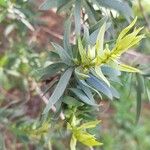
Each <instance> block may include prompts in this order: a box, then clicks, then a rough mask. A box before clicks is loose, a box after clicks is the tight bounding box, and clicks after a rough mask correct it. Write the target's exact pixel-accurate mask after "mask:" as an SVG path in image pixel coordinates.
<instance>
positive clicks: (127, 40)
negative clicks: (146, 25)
mask: <svg viewBox="0 0 150 150" xmlns="http://www.w3.org/2000/svg"><path fill="white" fill-rule="evenodd" d="M136 21H137V18H135V19H134V20H133V22H132V23H131V24H130V25H129V26H127V27H126V28H125V29H123V30H122V31H121V33H120V34H119V36H118V38H117V40H116V43H115V46H114V48H113V49H112V50H110V49H109V45H106V46H105V48H104V34H105V28H106V23H104V24H103V25H102V27H101V28H100V31H99V34H98V36H97V40H96V44H95V45H94V46H93V47H90V46H89V48H88V50H86V49H85V48H84V47H83V45H82V41H81V38H78V49H79V54H80V57H81V60H80V63H79V64H80V70H86V69H92V68H93V69H94V70H95V73H96V74H97V76H99V77H100V78H101V79H102V80H103V81H104V82H105V83H106V84H107V85H110V84H109V81H108V80H107V79H106V77H105V76H104V75H103V73H102V72H101V68H100V67H101V66H102V65H104V64H108V65H110V66H111V67H113V68H114V64H115V69H118V70H120V71H125V72H139V73H140V72H141V71H140V70H138V69H136V68H134V67H131V66H128V65H124V64H122V63H120V62H119V61H118V59H119V57H120V56H121V54H123V53H124V52H126V51H127V50H128V49H129V48H131V47H132V46H135V45H136V44H138V43H139V42H140V40H141V39H142V38H143V37H144V35H143V34H141V35H138V34H139V32H140V31H141V30H142V29H143V28H134V29H133V26H134V25H135V23H136ZM132 29H133V31H132V32H129V31H131V30H132ZM112 64H113V65H112ZM87 73H88V71H87ZM78 74H79V73H78ZM80 74H82V77H83V78H86V77H88V74H86V73H85V72H82V73H81V72H80Z"/></svg>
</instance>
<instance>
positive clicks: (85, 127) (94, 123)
mask: <svg viewBox="0 0 150 150" xmlns="http://www.w3.org/2000/svg"><path fill="white" fill-rule="evenodd" d="M100 122H101V121H100V120H96V121H90V122H87V123H84V124H82V125H81V126H80V127H78V128H77V129H78V130H82V129H88V128H94V127H95V126H96V125H98V124H99V123H100Z"/></svg>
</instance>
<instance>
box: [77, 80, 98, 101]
mask: <svg viewBox="0 0 150 150" xmlns="http://www.w3.org/2000/svg"><path fill="white" fill-rule="evenodd" d="M79 85H80V87H81V89H82V90H83V91H84V93H85V94H86V95H87V96H88V98H89V99H90V100H91V101H92V102H93V103H95V100H94V98H93V95H92V92H91V90H90V88H89V87H87V86H85V85H83V84H82V83H81V82H80V81H79Z"/></svg>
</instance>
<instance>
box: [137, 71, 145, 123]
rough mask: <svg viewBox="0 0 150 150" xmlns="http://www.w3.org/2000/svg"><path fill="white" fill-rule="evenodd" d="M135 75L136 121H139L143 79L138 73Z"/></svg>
mask: <svg viewBox="0 0 150 150" xmlns="http://www.w3.org/2000/svg"><path fill="white" fill-rule="evenodd" d="M136 77H137V108H136V122H138V121H139V118H140V113H141V103H142V102H141V101H142V93H143V92H144V80H143V77H142V76H141V75H139V74H137V75H136Z"/></svg>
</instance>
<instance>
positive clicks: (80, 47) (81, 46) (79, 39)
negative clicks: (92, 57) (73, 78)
mask: <svg viewBox="0 0 150 150" xmlns="http://www.w3.org/2000/svg"><path fill="white" fill-rule="evenodd" d="M78 49H79V53H80V56H81V61H82V62H85V60H86V51H85V49H84V48H83V45H82V41H81V38H80V37H79V38H78Z"/></svg>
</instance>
